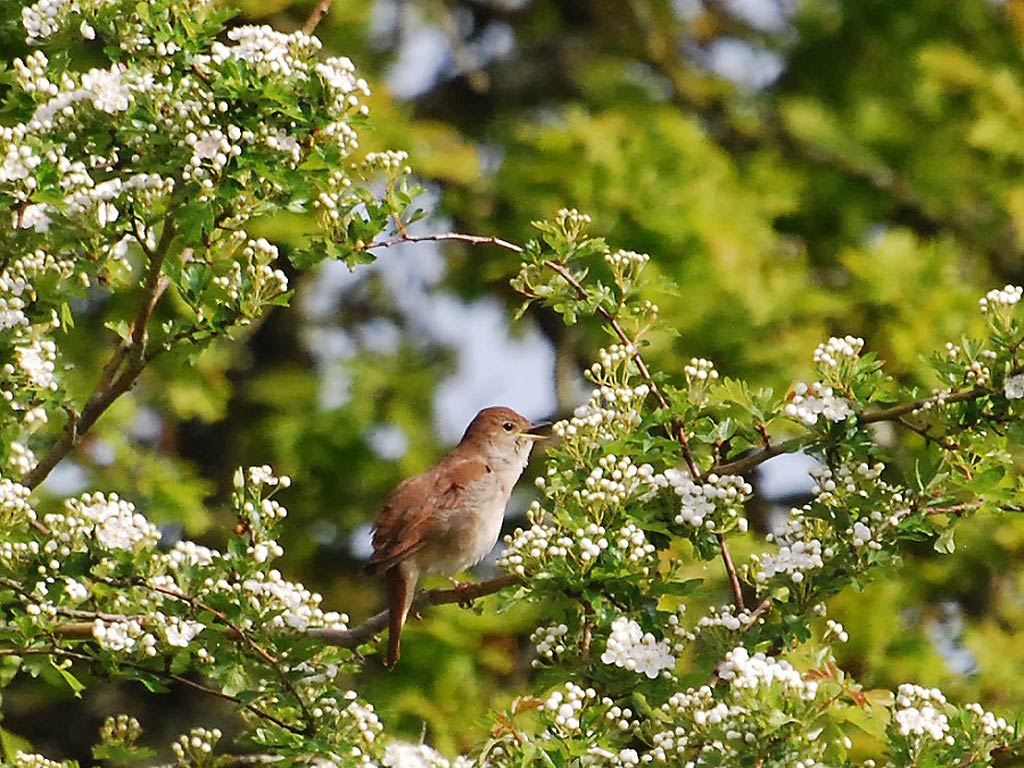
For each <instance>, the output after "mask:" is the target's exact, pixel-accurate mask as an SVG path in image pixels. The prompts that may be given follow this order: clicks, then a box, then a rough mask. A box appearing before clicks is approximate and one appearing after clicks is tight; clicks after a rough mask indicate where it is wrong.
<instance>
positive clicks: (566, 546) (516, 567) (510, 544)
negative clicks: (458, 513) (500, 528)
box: [498, 523, 575, 576]
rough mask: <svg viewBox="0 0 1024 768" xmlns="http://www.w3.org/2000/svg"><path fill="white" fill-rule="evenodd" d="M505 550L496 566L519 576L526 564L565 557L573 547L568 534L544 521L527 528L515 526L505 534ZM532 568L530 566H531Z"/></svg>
mask: <svg viewBox="0 0 1024 768" xmlns="http://www.w3.org/2000/svg"><path fill="white" fill-rule="evenodd" d="M504 541H505V551H504V552H503V553H502V554H501V556H500V557H499V558H498V567H500V568H504V569H506V570H508V571H511V572H513V573H517V574H519V575H520V576H524V575H526V567H527V565H528V564H530V565H533V564H540V563H543V562H544V561H546V560H547V559H549V558H557V557H566V556H567V555H568V554H569V551H570V550H571V549H572V548H573V547H575V542H574V541H573V540H572V539H571V538H570V537H568V536H564V535H562V536H559V535H558V532H557V531H556V530H555V529H554V528H552V527H551V526H549V525H546V524H544V523H534V524H533V525H531V526H530V527H529V528H526V529H523V528H516V530H515V532H514V533H511V534H507V535H506V536H505V539H504ZM531 570H532V568H531Z"/></svg>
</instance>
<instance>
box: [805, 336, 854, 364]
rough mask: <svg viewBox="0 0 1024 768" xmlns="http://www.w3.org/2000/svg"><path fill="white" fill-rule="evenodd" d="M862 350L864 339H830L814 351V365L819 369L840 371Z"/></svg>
mask: <svg viewBox="0 0 1024 768" xmlns="http://www.w3.org/2000/svg"><path fill="white" fill-rule="evenodd" d="M862 349H864V339H861V338H858V337H856V336H843V337H842V338H838V337H836V336H833V337H831V338H830V339H829V340H828V341H827V342H825V343H824V344H819V345H818V346H817V348H816V349H815V350H814V357H813V359H814V364H815V365H817V366H819V367H820V368H834V369H837V370H838V369H840V368H841V367H842V366H843V365H845V364H846V363H848V362H850V361H853V360H856V359H857V358H858V357H859V356H860V353H861V350H862Z"/></svg>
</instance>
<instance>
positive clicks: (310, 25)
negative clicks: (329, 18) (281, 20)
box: [302, 0, 331, 35]
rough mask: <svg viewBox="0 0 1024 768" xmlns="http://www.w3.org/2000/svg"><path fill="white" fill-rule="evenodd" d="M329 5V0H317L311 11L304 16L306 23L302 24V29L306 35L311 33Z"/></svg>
mask: <svg viewBox="0 0 1024 768" xmlns="http://www.w3.org/2000/svg"><path fill="white" fill-rule="evenodd" d="M330 7H331V0H318V2H317V4H316V6H315V7H314V8H313V12H312V13H310V14H309V16H308V17H307V18H306V23H305V24H303V25H302V31H303V32H304V33H305V34H307V35H312V34H313V32H314V31H316V28H317V26H318V25H319V24H320V20H321V19H322V18H323V17H324V16H325V15H326V14H327V11H328V9H330Z"/></svg>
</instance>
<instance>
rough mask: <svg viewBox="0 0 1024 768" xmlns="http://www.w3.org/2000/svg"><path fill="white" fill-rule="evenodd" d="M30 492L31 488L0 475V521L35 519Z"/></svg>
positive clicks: (12, 521)
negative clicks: (29, 499)
mask: <svg viewBox="0 0 1024 768" xmlns="http://www.w3.org/2000/svg"><path fill="white" fill-rule="evenodd" d="M31 493H32V489H30V488H27V487H25V486H24V485H22V484H21V483H16V482H14V481H13V480H8V479H7V478H6V477H0V521H2V522H3V523H5V524H7V525H10V524H12V523H19V522H21V521H24V520H35V517H36V513H35V510H33V509H32V505H31V504H30V503H29V501H28V497H29V495H30V494H31ZM5 543H7V542H5ZM0 557H2V555H0Z"/></svg>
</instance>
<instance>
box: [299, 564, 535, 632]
mask: <svg viewBox="0 0 1024 768" xmlns="http://www.w3.org/2000/svg"><path fill="white" fill-rule="evenodd" d="M521 581H522V579H521V578H520V577H519V576H517V575H516V574H513V573H506V574H504V575H503V576H497V577H495V578H493V579H490V580H488V581H481V582H479V583H478V584H471V585H469V586H468V587H465V588H463V589H431V590H425V591H422V592H419V593H418V594H417V595H416V597H415V598H413V601H412V607H411V608H410V609H409V615H410V616H412V615H415V614H418V613H422V611H423V609H424V608H426V607H427V606H430V605H448V604H450V603H464V602H467V601H471V600H476V599H477V598H478V597H484V596H485V595H493V594H494V593H495V592H500V591H501V590H503V589H505V588H506V587H510V586H512V585H513V584H518V583H520V582H521ZM388 616H389V613H388V611H386V610H384V611H381V612H380V613H378V614H376V615H374V616H371V617H370V618H368V619H367V620H366V621H364V622H363V623H362V624H359V625H358V626H355V627H352V628H351V629H327V628H316V629H310V630H307V631H306V636H307V637H312V638H315V639H317V640H320V641H321V642H323V643H324V644H325V645H336V646H339V647H341V648H355V647H357V646H359V645H362V644H363V643H365V642H367V641H368V640H370V639H371V638H373V637H375V636H376V635H378V634H380V633H381V632H383V631H384V629H385V628H386V627H387V625H388Z"/></svg>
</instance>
